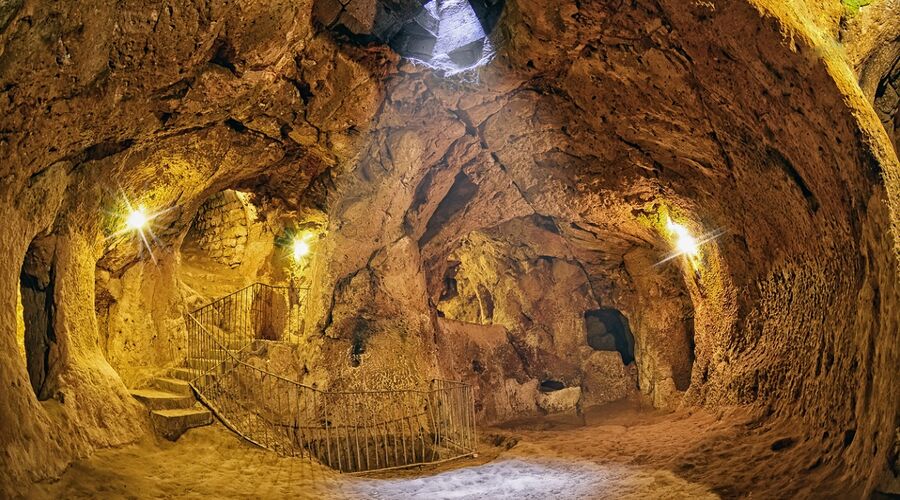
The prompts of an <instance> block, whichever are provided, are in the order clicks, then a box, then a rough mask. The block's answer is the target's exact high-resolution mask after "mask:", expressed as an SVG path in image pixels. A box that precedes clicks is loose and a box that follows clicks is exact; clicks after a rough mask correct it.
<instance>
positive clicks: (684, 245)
mask: <svg viewBox="0 0 900 500" xmlns="http://www.w3.org/2000/svg"><path fill="white" fill-rule="evenodd" d="M667 227H668V229H669V231H671V232H672V233H674V234H675V236H676V237H677V240H676V241H675V248H676V249H678V252H679V253H682V254H685V255H688V256H690V257H694V256H696V255H697V250H698V248H697V246H698V245H697V239H696V238H694V237H693V236H691V233H690V232H689V231H688V230H687V228H686V227H684V226H682V225H681V224H678V223H676V222H672V220H671V219H669V222H668V223H667Z"/></svg>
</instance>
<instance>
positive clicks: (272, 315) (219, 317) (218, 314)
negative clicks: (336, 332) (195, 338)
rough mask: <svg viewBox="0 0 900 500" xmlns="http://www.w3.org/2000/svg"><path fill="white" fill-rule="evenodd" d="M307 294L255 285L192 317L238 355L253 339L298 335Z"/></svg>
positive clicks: (298, 289)
mask: <svg viewBox="0 0 900 500" xmlns="http://www.w3.org/2000/svg"><path fill="white" fill-rule="evenodd" d="M307 291H308V289H307V288H301V287H298V286H295V285H290V286H272V285H266V284H264V283H254V284H252V285H249V286H247V287H244V288H242V289H240V290H238V291H236V292H234V293H230V294H228V295H226V296H224V297H222V298H219V299H217V300H215V301H213V302H211V303H209V304H207V305H205V306H203V307H200V308H199V309H195V310H194V311H193V312H192V313H191V316H193V317H194V319H195V320H196V321H197V322H199V323H200V325H202V326H203V327H204V328H206V329H207V330H208V331H210V332H211V333H214V334H215V335H216V337H217V339H218V340H219V341H220V342H221V343H222V344H223V345H224V346H225V347H226V348H228V349H231V350H235V351H240V350H241V349H244V348H246V347H247V346H248V345H249V344H250V343H252V342H253V341H254V340H256V339H265V340H285V339H287V338H291V337H296V336H298V335H300V334H301V333H302V332H303V326H304V325H303V317H304V316H303V310H302V308H303V304H304V302H305V299H306V294H307Z"/></svg>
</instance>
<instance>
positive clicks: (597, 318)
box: [584, 308, 634, 365]
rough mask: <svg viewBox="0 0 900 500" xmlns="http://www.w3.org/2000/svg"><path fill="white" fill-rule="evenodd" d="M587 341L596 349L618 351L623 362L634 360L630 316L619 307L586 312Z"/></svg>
mask: <svg viewBox="0 0 900 500" xmlns="http://www.w3.org/2000/svg"><path fill="white" fill-rule="evenodd" d="M584 326H585V329H586V330H587V343H588V345H589V346H591V348H592V349H594V350H595V351H618V353H619V354H621V355H622V363H624V364H626V365H628V364H631V363H632V362H633V361H634V335H632V334H631V329H630V328H628V318H626V317H625V316H624V315H623V314H622V313H621V312H619V311H618V310H617V309H612V308H601V309H594V310H591V311H587V312H586V313H584Z"/></svg>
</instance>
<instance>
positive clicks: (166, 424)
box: [150, 405, 213, 441]
mask: <svg viewBox="0 0 900 500" xmlns="http://www.w3.org/2000/svg"><path fill="white" fill-rule="evenodd" d="M150 420H152V421H153V427H154V428H156V431H157V432H158V433H160V434H162V435H163V437H165V438H166V439H169V440H171V441H175V440H176V439H178V438H179V437H180V436H181V435H182V434H184V432H185V431H186V430H188V429H191V428H193V427H202V426H204V425H209V424H211V423H212V422H213V416H212V413H210V411H209V410H207V409H206V408H203V407H202V406H199V405H196V406H194V407H191V408H182V409H172V410H155V411H151V412H150Z"/></svg>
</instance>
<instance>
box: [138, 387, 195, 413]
mask: <svg viewBox="0 0 900 500" xmlns="http://www.w3.org/2000/svg"><path fill="white" fill-rule="evenodd" d="M131 395H132V396H133V397H134V398H135V399H137V400H138V401H140V402H141V403H143V404H144V406H146V407H147V408H149V409H151V410H172V409H179V408H190V407H192V406H194V404H195V403H196V402H197V400H196V399H194V396H182V395H179V394H173V393H171V392H165V391H160V390H156V389H132V391H131Z"/></svg>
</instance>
